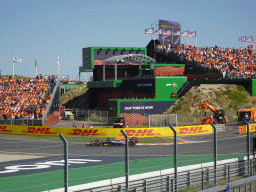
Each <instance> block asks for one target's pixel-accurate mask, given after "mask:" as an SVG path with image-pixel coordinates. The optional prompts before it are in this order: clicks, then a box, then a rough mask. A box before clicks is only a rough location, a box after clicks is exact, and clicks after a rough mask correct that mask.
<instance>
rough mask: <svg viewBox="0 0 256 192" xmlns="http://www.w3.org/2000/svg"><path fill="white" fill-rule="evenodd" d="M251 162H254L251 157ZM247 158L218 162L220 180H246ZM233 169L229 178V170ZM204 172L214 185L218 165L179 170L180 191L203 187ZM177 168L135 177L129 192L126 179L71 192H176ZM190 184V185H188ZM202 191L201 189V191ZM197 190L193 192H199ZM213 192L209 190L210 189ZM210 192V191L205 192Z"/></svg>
mask: <svg viewBox="0 0 256 192" xmlns="http://www.w3.org/2000/svg"><path fill="white" fill-rule="evenodd" d="M251 158H253V157H252V156H251ZM246 162H248V161H247V157H244V158H234V159H228V160H222V161H218V162H217V164H218V168H217V172H218V175H217V179H218V180H221V179H223V180H226V181H228V180H227V178H228V177H236V176H244V175H245V176H246V173H245V172H240V171H239V170H241V169H246V167H247V166H246ZM228 167H229V170H230V172H229V175H228V174H227V169H228ZM254 167H255V164H254ZM202 171H204V174H205V177H204V182H205V183H206V182H212V181H214V163H213V162H211V163H203V164H197V165H189V166H184V167H178V173H179V177H178V185H177V186H178V190H181V189H186V188H190V187H192V186H197V185H201V184H202ZM174 172H175V170H174V168H172V169H165V170H160V171H154V172H148V173H143V174H138V175H131V176H130V177H129V190H126V183H125V177H120V178H113V179H108V180H103V181H97V182H93V183H87V184H82V185H76V186H70V187H69V191H70V192H75V191H76V192H78V191H79V192H80V191H81V192H82V191H83V192H91V191H95V192H96V191H97V192H99V191H109V192H114V191H122V192H128V191H129V192H130V191H138V192H144V191H145V189H147V191H152V192H153V191H174V182H173V181H174ZM188 181H189V182H188ZM199 190H200V189H199ZM199 190H196V189H195V190H193V191H199ZM208 190H209V189H208ZM59 191H63V188H60V189H53V190H49V191H47V192H59ZM205 191H206V190H205ZM45 192H46V191H45Z"/></svg>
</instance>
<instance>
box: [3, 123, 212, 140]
mask: <svg viewBox="0 0 256 192" xmlns="http://www.w3.org/2000/svg"><path fill="white" fill-rule="evenodd" d="M174 128H175V129H176V131H177V135H178V136H185V135H200V134H209V133H212V127H211V125H195V126H179V127H174ZM120 131H121V128H73V127H45V126H21V125H0V133H6V134H23V135H46V136H47V135H48V136H49V135H51V136H59V135H60V134H62V135H63V136H100V137H117V136H121V135H122V134H121V132H120ZM124 131H125V132H126V134H127V135H128V136H129V137H167V136H169V137H171V136H173V135H174V134H173V132H172V130H171V129H170V128H169V127H154V128H124Z"/></svg>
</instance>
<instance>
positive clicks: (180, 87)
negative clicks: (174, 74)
mask: <svg viewBox="0 0 256 192" xmlns="http://www.w3.org/2000/svg"><path fill="white" fill-rule="evenodd" d="M186 81H187V79H186V78H185V79H183V80H182V81H181V82H180V83H179V85H177V87H176V88H175V89H174V91H173V92H175V93H176V94H177V93H178V92H179V90H181V89H182V88H184V86H185V85H186Z"/></svg>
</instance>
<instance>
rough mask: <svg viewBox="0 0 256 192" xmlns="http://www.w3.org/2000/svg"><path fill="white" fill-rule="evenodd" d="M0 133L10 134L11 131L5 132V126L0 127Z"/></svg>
mask: <svg viewBox="0 0 256 192" xmlns="http://www.w3.org/2000/svg"><path fill="white" fill-rule="evenodd" d="M0 132H1V133H11V132H12V130H6V126H0Z"/></svg>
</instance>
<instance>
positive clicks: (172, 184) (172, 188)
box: [171, 179, 174, 192]
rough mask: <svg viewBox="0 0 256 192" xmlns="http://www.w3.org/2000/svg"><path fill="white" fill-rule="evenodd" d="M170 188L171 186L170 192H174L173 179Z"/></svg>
mask: <svg viewBox="0 0 256 192" xmlns="http://www.w3.org/2000/svg"><path fill="white" fill-rule="evenodd" d="M171 186H172V192H173V191H174V190H173V189H174V187H173V179H172V180H171Z"/></svg>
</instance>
